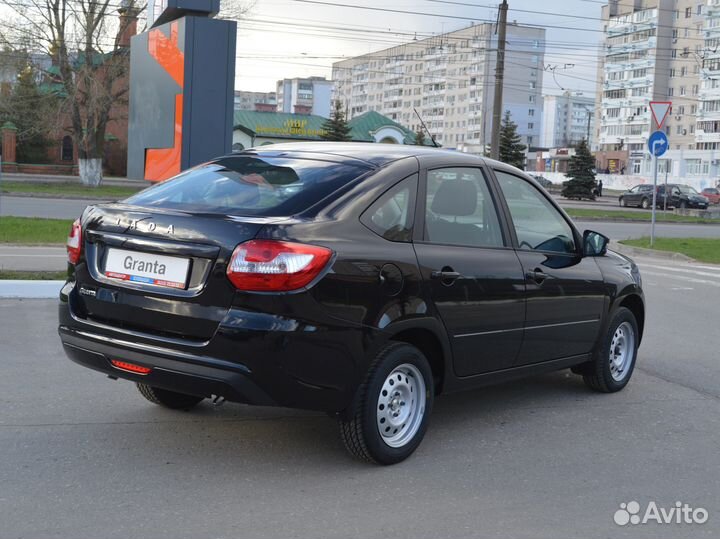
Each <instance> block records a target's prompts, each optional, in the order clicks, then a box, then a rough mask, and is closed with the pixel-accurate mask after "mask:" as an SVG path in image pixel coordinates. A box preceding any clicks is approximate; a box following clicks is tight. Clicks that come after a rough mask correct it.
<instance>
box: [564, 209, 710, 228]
mask: <svg viewBox="0 0 720 539" xmlns="http://www.w3.org/2000/svg"><path fill="white" fill-rule="evenodd" d="M563 209H567V208H563ZM570 218H571V219H572V220H573V221H577V222H584V223H591V222H598V221H599V222H604V223H640V224H644V225H648V226H649V225H650V221H641V220H640V219H625V218H622V217H573V216H572V215H570ZM655 224H658V225H702V226H705V225H709V226H718V225H720V220H709V219H708V220H706V221H691V222H688V221H656V222H655Z"/></svg>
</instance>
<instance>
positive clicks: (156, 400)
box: [136, 383, 205, 410]
mask: <svg viewBox="0 0 720 539" xmlns="http://www.w3.org/2000/svg"><path fill="white" fill-rule="evenodd" d="M136 385H137V388H138V391H140V394H141V395H142V396H143V397H145V398H146V399H147V400H149V401H150V402H152V403H153V404H159V405H161V406H165V407H166V408H172V409H173V410H189V409H190V408H193V407H194V406H196V405H197V404H199V403H200V402H202V401H203V400H204V399H205V398H204V397H197V396H195V395H186V394H184V393H176V392H175V391H168V390H167V389H160V388H159V387H153V386H149V385H147V384H140V383H137V384H136Z"/></svg>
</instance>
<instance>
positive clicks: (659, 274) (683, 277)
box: [641, 270, 720, 287]
mask: <svg viewBox="0 0 720 539" xmlns="http://www.w3.org/2000/svg"><path fill="white" fill-rule="evenodd" d="M641 275H654V276H656V277H669V278H671V279H680V280H683V281H685V282H688V283H697V284H709V285H711V286H717V287H720V281H708V280H707V279H694V278H692V277H687V276H686V275H675V274H672V273H662V272H659V271H647V270H643V271H641Z"/></svg>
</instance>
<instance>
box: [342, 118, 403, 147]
mask: <svg viewBox="0 0 720 539" xmlns="http://www.w3.org/2000/svg"><path fill="white" fill-rule="evenodd" d="M348 125H349V126H350V136H351V137H352V139H353V140H355V141H358V142H375V137H373V134H374V133H376V132H377V131H379V130H380V129H382V128H383V127H394V128H395V129H399V130H400V131H402V132H403V133H404V134H405V144H414V143H415V133H413V132H412V131H410V130H409V129H407V128H406V127H404V126H402V125H400V124H399V123H397V122H396V121H394V120H393V119H391V118H388V117H387V116H383V115H382V114H380V113H379V112H376V111H374V110H371V111H369V112H365V113H363V114H361V115H360V116H355V118H353V119H352V120H350V121H349V122H348Z"/></svg>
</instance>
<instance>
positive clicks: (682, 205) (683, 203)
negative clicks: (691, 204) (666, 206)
mask: <svg viewBox="0 0 720 539" xmlns="http://www.w3.org/2000/svg"><path fill="white" fill-rule="evenodd" d="M687 206H688V205H687V202H685V201H684V200H681V201H680V209H681V210H684V209H686V208H687Z"/></svg>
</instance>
